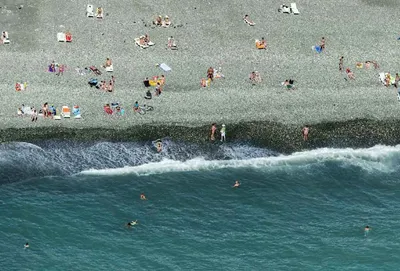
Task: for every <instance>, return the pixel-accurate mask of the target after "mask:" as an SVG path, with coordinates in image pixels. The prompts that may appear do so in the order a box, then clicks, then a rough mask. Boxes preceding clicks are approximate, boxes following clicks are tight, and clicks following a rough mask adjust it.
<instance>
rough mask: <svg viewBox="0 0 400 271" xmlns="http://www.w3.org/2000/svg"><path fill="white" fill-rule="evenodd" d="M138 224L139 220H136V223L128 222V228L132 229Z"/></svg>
mask: <svg viewBox="0 0 400 271" xmlns="http://www.w3.org/2000/svg"><path fill="white" fill-rule="evenodd" d="M137 224H138V222H137V219H136V220H135V221H133V220H132V221H131V222H128V224H126V225H127V226H128V227H132V226H135V225H137Z"/></svg>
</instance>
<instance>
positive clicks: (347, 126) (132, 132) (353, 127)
mask: <svg viewBox="0 0 400 271" xmlns="http://www.w3.org/2000/svg"><path fill="white" fill-rule="evenodd" d="M225 124H226V127H227V140H228V142H247V143H250V144H254V145H256V146H260V147H265V148H268V149H270V150H273V151H277V152H280V153H286V154H289V153H292V152H297V151H302V150H307V149H316V148H322V147H330V148H347V147H351V148H367V147H372V146H374V145H397V144H400V120H397V119H392V120H390V119H388V120H371V119H356V120H349V121H342V122H323V123H317V124H312V125H308V126H309V127H310V133H309V139H308V141H304V140H303V138H302V134H301V130H302V128H303V127H302V126H296V125H284V124H281V123H276V122H268V121H260V122H243V123H232V124H230V123H225ZM210 127H211V126H210V125H201V126H196V127H187V126H183V125H168V124H159V125H154V124H152V125H137V126H132V127H130V128H127V129H125V128H121V129H118V128H117V129H115V128H114V129H106V128H96V127H88V128H83V129H81V128H80V129H75V128H66V127H35V128H18V129H17V128H8V129H1V133H0V140H1V142H10V141H24V142H31V143H34V142H38V141H42V140H72V141H101V140H106V141H149V140H155V139H158V138H164V137H169V138H170V139H172V140H174V141H184V142H191V143H197V144H209V143H210V142H211V141H210V140H209V135H210ZM218 128H220V126H219V127H218ZM215 143H219V133H218V136H217V140H216V142H215Z"/></svg>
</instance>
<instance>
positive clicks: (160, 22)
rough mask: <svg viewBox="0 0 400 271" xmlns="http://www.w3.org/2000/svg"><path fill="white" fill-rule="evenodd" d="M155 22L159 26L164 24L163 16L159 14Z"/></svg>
mask: <svg viewBox="0 0 400 271" xmlns="http://www.w3.org/2000/svg"><path fill="white" fill-rule="evenodd" d="M153 24H155V25H157V26H161V25H162V17H161V15H158V16H157V18H156V20H155V21H154V22H153Z"/></svg>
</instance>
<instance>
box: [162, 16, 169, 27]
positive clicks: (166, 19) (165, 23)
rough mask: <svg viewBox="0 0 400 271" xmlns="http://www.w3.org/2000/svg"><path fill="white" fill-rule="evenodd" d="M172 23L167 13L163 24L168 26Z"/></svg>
mask: <svg viewBox="0 0 400 271" xmlns="http://www.w3.org/2000/svg"><path fill="white" fill-rule="evenodd" d="M170 25H171V21H170V20H169V17H168V16H167V15H165V17H164V21H163V22H162V26H164V27H168V26H170Z"/></svg>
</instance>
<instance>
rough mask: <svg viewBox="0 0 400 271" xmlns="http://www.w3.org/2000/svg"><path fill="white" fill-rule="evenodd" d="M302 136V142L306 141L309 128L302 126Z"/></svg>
mask: <svg viewBox="0 0 400 271" xmlns="http://www.w3.org/2000/svg"><path fill="white" fill-rule="evenodd" d="M301 132H302V134H303V140H304V141H307V140H308V132H309V128H308V127H307V126H304V128H303V130H301Z"/></svg>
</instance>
